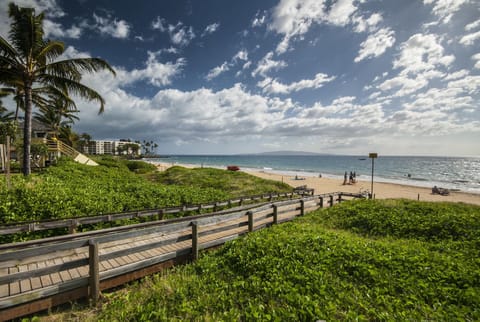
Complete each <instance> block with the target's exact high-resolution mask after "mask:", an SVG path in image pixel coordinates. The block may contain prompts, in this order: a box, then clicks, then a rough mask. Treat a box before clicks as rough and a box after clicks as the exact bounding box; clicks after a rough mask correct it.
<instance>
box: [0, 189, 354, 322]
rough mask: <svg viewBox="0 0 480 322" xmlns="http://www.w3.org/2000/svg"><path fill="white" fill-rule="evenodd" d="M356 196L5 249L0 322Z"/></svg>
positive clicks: (95, 292)
mask: <svg viewBox="0 0 480 322" xmlns="http://www.w3.org/2000/svg"><path fill="white" fill-rule="evenodd" d="M345 196H349V197H359V196H355V195H351V194H342V193H335V194H327V195H321V196H311V197H306V198H302V199H294V200H287V201H280V202H272V203H267V204H264V205H261V206H257V207H253V206H250V207H248V208H247V207H245V209H243V210H237V211H234V212H231V213H223V214H220V215H218V214H215V213H212V214H206V215H199V216H193V217H186V218H180V219H171V220H163V221H157V222H150V223H143V224H136V225H131V226H128V227H127V228H128V229H126V227H117V228H111V229H105V230H101V231H96V232H87V233H78V234H74V235H69V236H60V237H53V238H46V239H42V240H37V241H29V242H24V243H15V244H8V245H0V321H5V320H9V319H13V318H16V317H20V316H24V315H27V314H32V313H35V312H38V311H40V310H44V309H48V308H50V307H52V306H55V305H58V304H61V303H65V302H69V301H73V300H75V299H79V298H82V297H90V298H91V299H92V300H93V302H94V303H95V302H96V300H97V299H98V297H99V296H100V291H101V290H105V289H108V288H112V287H115V286H118V285H121V284H124V283H126V282H128V281H131V280H134V279H138V278H141V277H143V276H146V275H148V274H152V273H155V272H158V271H160V270H162V269H164V268H165V267H169V266H172V265H174V264H176V263H182V262H188V261H190V260H194V259H196V258H197V256H198V252H199V250H202V249H207V248H211V247H215V246H218V245H221V244H223V243H225V242H226V241H229V240H232V239H235V238H237V237H239V236H241V235H243V234H246V233H248V232H251V231H254V230H258V229H261V228H265V227H268V226H270V225H272V224H277V223H281V222H284V221H288V220H291V219H293V218H294V217H296V216H301V215H303V214H305V213H307V212H309V211H313V210H316V209H318V208H320V207H323V206H332V205H333V204H334V203H336V202H340V201H341V200H342V198H345Z"/></svg>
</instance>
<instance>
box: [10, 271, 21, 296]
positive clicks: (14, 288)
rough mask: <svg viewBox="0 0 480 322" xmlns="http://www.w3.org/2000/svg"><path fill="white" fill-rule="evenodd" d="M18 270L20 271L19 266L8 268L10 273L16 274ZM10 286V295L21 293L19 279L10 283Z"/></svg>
mask: <svg viewBox="0 0 480 322" xmlns="http://www.w3.org/2000/svg"><path fill="white" fill-rule="evenodd" d="M18 272H19V270H18V267H10V268H9V269H8V273H9V274H15V273H18ZM8 287H9V291H8V294H9V295H14V294H19V293H20V282H19V281H15V282H11V283H8Z"/></svg>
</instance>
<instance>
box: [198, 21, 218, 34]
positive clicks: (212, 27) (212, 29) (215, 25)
mask: <svg viewBox="0 0 480 322" xmlns="http://www.w3.org/2000/svg"><path fill="white" fill-rule="evenodd" d="M218 27H220V23H218V22H215V23H212V24H210V25H208V26H207V27H205V30H204V31H203V33H202V37H205V36H206V35H209V34H212V33H214V32H215V31H217V30H218Z"/></svg>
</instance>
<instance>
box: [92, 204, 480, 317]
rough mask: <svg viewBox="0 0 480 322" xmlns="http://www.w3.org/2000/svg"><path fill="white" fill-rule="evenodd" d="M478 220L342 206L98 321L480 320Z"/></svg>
mask: <svg viewBox="0 0 480 322" xmlns="http://www.w3.org/2000/svg"><path fill="white" fill-rule="evenodd" d="M357 217H358V218H362V219H361V220H360V219H359V220H357V221H355V220H354V219H353V218H357ZM434 218H438V221H435V220H434ZM464 221H465V223H463V222H464ZM479 221H480V208H479V207H476V206H465V205H461V204H434V203H421V202H412V201H355V202H346V203H344V204H342V205H339V206H336V207H333V208H331V209H328V210H322V211H317V212H315V213H312V214H310V215H307V216H305V217H303V218H299V219H298V220H296V221H294V222H291V223H287V224H282V225H279V226H274V227H273V228H271V229H268V230H263V231H259V232H255V233H252V234H249V235H248V236H247V237H246V238H243V239H239V240H235V241H233V242H230V243H228V244H227V245H226V246H225V247H223V248H222V249H220V250H218V251H215V252H211V253H206V254H204V255H203V257H202V258H201V259H200V260H199V261H197V262H196V263H194V264H192V265H187V266H184V267H178V268H175V269H174V270H173V271H172V272H170V273H169V274H166V275H164V276H155V277H153V278H150V279H146V280H143V281H142V282H140V283H138V284H136V285H134V286H133V287H130V288H129V289H127V290H125V291H123V292H118V293H112V294H110V295H108V298H107V303H106V305H105V306H104V309H103V311H102V312H101V315H100V316H98V317H96V319H99V320H102V321H111V320H117V321H119V320H121V321H152V320H168V321H172V320H173V321H175V320H177V321H180V320H190V321H191V320H207V321H219V320H227V321H231V320H236V321H238V320H255V321H256V320H264V321H267V320H276V321H315V320H318V319H322V320H328V321H334V320H359V321H368V320H388V321H421V320H435V321H458V320H466V321H474V320H479V319H480V247H479V246H480V239H479V233H478V224H477V225H475V224H474V223H475V222H479ZM325 222H327V224H325ZM438 222H441V227H457V228H454V229H452V230H447V229H441V235H436V232H437V231H438ZM367 223H368V224H367ZM331 227H333V228H331ZM357 232H359V233H360V234H358V233H357ZM369 235H375V238H371V237H369ZM393 236H394V237H395V238H394V237H393ZM460 236H461V237H460ZM432 237H433V238H432Z"/></svg>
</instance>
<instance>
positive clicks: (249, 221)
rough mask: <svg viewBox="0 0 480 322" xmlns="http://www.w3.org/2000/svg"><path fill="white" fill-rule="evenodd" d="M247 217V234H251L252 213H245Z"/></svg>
mask: <svg viewBox="0 0 480 322" xmlns="http://www.w3.org/2000/svg"><path fill="white" fill-rule="evenodd" d="M247 215H248V232H249V233H251V232H252V231H253V212H251V211H249V212H247Z"/></svg>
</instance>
